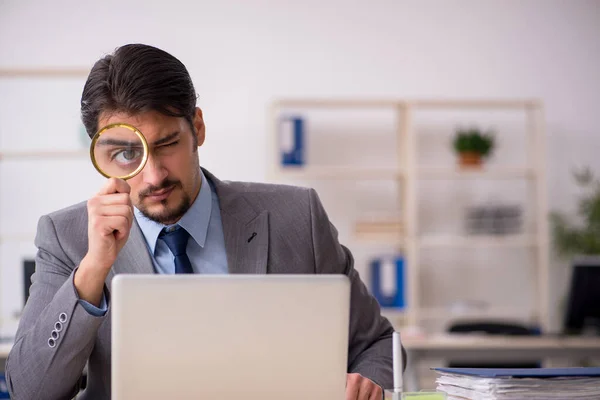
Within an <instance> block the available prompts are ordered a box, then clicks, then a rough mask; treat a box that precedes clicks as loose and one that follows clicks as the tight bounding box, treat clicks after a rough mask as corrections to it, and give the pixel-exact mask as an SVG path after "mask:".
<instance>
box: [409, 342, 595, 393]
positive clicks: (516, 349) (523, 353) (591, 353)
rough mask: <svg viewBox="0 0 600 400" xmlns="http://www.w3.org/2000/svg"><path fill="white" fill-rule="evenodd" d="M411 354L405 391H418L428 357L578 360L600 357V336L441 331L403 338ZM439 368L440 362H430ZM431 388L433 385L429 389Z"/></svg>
mask: <svg viewBox="0 0 600 400" xmlns="http://www.w3.org/2000/svg"><path fill="white" fill-rule="evenodd" d="M402 344H403V345H404V347H405V348H406V351H407V354H408V366H407V369H406V373H405V381H406V390H411V391H412V390H418V389H419V385H418V371H417V368H418V364H419V363H420V362H422V361H423V360H426V359H438V360H439V359H446V360H450V359H451V360H457V361H477V360H482V359H485V360H493V361H506V360H512V361H531V360H543V361H544V363H551V362H552V361H555V360H560V361H561V362H563V366H564V361H565V360H569V361H570V362H576V361H578V360H580V359H583V358H599V359H600V337H598V338H596V337H559V336H496V335H481V334H465V335H461V334H454V335H452V334H439V335H427V336H418V337H410V336H405V337H403V338H402ZM431 366H432V367H439V366H440V365H431ZM426 389H431V388H426Z"/></svg>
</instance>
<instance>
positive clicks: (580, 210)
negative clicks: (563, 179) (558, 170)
mask: <svg viewBox="0 0 600 400" xmlns="http://www.w3.org/2000/svg"><path fill="white" fill-rule="evenodd" d="M573 175H574V176H575V180H576V182H577V184H578V185H579V186H580V187H581V188H582V189H584V190H585V191H586V193H585V194H584V195H583V196H582V198H581V199H580V200H579V202H578V207H577V215H578V217H579V219H580V222H579V224H577V225H576V224H573V223H569V222H568V220H567V217H566V216H565V215H564V214H562V213H558V212H553V213H551V214H550V221H551V225H552V233H553V241H554V247H555V249H556V252H557V253H558V255H560V256H562V257H578V256H584V257H589V256H594V257H597V256H600V181H599V180H596V179H595V178H594V175H593V173H592V172H591V171H590V169H589V168H586V169H584V170H583V171H579V172H575V173H574V174H573Z"/></svg>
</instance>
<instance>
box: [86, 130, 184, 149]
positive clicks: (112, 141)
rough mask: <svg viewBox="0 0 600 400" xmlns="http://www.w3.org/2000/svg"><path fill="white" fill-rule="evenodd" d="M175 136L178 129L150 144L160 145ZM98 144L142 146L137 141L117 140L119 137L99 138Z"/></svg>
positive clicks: (177, 134) (177, 133)
mask: <svg viewBox="0 0 600 400" xmlns="http://www.w3.org/2000/svg"><path fill="white" fill-rule="evenodd" d="M177 136H179V131H175V132H173V133H171V134H170V135H168V136H165V137H164V138H162V139H158V140H156V141H154V142H152V146H160V145H161V144H165V143H167V142H170V141H171V140H173V139H175V138H176V137H177ZM97 144H98V145H100V146H126V147H142V146H141V143H140V142H138V141H133V142H131V141H128V140H119V139H112V138H110V139H100V140H98V143H97Z"/></svg>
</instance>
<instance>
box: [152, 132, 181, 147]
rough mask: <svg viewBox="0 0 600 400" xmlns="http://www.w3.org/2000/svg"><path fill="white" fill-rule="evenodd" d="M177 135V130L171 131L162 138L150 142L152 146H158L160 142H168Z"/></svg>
mask: <svg viewBox="0 0 600 400" xmlns="http://www.w3.org/2000/svg"><path fill="white" fill-rule="evenodd" d="M177 136H179V131H175V132H173V133H171V134H170V135H168V136H165V137H164V138H162V139H158V140H155V141H154V142H152V146H160V145H161V144H165V143H167V142H170V141H171V140H173V139H175V138H176V137H177Z"/></svg>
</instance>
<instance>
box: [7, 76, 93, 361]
mask: <svg viewBox="0 0 600 400" xmlns="http://www.w3.org/2000/svg"><path fill="white" fill-rule="evenodd" d="M88 74H89V69H88V68H66V67H55V68H51V67H49V68H0V80H1V81H3V82H8V83H14V82H32V81H33V82H54V81H56V80H61V79H62V80H64V79H66V80H70V79H81V80H84V79H85V78H86V77H87V75H88ZM9 117H13V116H12V115H9ZM14 118H19V117H16V116H15V117H14ZM48 126H49V129H48V131H47V133H48V134H51V133H52V132H51V129H50V128H57V126H53V125H52V124H51V122H50V121H48ZM11 134H15V135H23V134H26V131H23V129H21V130H20V131H16V132H11ZM85 159H89V150H88V149H77V148H76V149H60V148H59V149H32V150H27V149H23V150H15V149H6V148H5V147H4V146H0V168H1V166H2V164H3V163H5V162H15V161H16V162H30V161H53V162H62V161H67V160H69V161H71V160H85ZM0 184H1V182H0ZM3 190H4V189H3ZM0 223H3V221H0ZM33 228H34V227H33ZM34 238H35V230H34V229H31V230H28V231H27V232H12V231H9V232H7V233H5V234H2V235H0V245H2V244H4V245H6V244H10V245H12V244H22V243H31V244H33V241H34ZM11 247H12V246H11ZM15 247H18V246H15ZM8 251H16V250H14V249H12V248H10V249H8ZM20 256H22V255H20ZM17 267H18V266H16V265H15V266H12V265H11V266H10V267H7V268H11V269H12V268H17ZM3 279H6V277H5V276H3V275H2V272H1V269H0V281H2V280H3ZM15 283H16V282H15ZM3 284H6V283H3ZM12 312H13V314H18V313H20V312H21V310H13V311H12ZM15 322H16V321H15V318H7V317H6V316H2V315H0V327H4V328H5V327H6V325H12V324H14V323H15ZM9 330H10V329H9ZM12 333H14V332H12ZM2 351H3V350H2V349H0V353H2Z"/></svg>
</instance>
